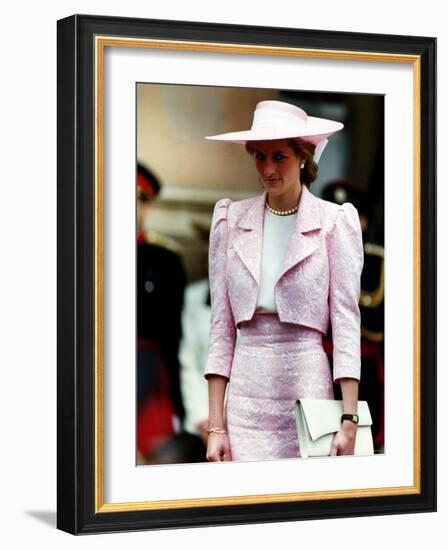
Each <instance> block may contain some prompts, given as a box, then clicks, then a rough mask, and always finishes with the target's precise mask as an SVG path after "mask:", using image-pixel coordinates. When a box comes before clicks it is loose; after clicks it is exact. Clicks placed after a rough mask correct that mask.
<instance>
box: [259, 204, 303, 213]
mask: <svg viewBox="0 0 448 550" xmlns="http://www.w3.org/2000/svg"><path fill="white" fill-rule="evenodd" d="M265 206H266V208H267V209H268V210H269V212H272V214H275V215H276V216H289V215H290V214H295V213H296V212H297V210H298V209H299V205H297V206H295V207H294V208H291V209H290V210H274V209H273V208H272V207H271V206H269V204H268V201H266V203H265Z"/></svg>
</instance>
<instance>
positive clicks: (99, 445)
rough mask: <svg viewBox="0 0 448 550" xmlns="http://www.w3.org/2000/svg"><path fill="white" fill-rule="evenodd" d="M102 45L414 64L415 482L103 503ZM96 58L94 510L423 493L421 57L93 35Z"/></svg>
mask: <svg viewBox="0 0 448 550" xmlns="http://www.w3.org/2000/svg"><path fill="white" fill-rule="evenodd" d="M106 47H120V48H145V49H164V50H176V51H180V50H184V51H198V52H209V53H234V54H244V55H247V54H251V55H270V56H282V57H284V56H287V57H306V58H315V59H330V60H350V61H368V62H383V63H384V62H386V63H401V64H403V63H405V64H411V65H412V66H413V132H414V134H413V144H414V147H413V152H414V155H413V158H414V164H413V220H414V224H413V240H414V245H413V258H414V260H413V299H414V324H413V336H414V343H413V382H414V392H413V399H414V403H413V411H414V418H413V441H414V447H413V458H414V469H413V474H414V476H413V477H414V480H413V485H411V486H402V487H379V488H369V489H347V490H333V491H313V492H302V493H276V494H263V495H244V496H228V497H213V498H191V499H179V500H157V501H156V500H155V501H141V502H121V503H106V502H104V285H103V281H104V252H103V251H104V55H105V49H106ZM94 56H95V75H94V82H95V224H94V225H95V247H94V250H95V260H94V261H95V278H94V280H95V321H94V326H95V336H94V342H95V356H94V365H95V391H94V395H95V460H94V469H95V472H94V473H95V503H94V506H95V513H110V512H130V511H143V510H166V509H176V508H194V507H211V506H226V505H242V504H261V503H278V502H294V501H296V502H303V501H315V500H330V499H342V498H361V497H362V498H365V497H380V496H394V495H395V496H398V495H411V494H420V492H421V457H420V446H421V425H420V407H421V403H420V392H421V386H420V369H421V365H420V346H421V342H420V312H421V309H420V284H421V283H420V269H421V264H420V251H421V245H420V239H421V217H420V200H421V198H420V184H421V182H420V179H421V177H420V173H421V161H420V155H421V143H420V129H421V93H420V89H421V59H420V56H418V55H404V54H390V53H382V52H378V53H376V52H357V51H345V50H322V49H311V48H294V47H277V46H256V45H253V44H226V43H213V42H194V41H181V40H158V39H157V40H156V39H142V38H122V37H118V36H96V37H95V42H94Z"/></svg>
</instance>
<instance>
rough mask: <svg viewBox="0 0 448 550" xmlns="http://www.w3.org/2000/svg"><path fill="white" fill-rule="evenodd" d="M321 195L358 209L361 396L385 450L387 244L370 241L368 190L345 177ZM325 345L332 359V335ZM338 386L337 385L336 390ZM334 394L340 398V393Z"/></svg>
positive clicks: (378, 444) (377, 446) (379, 448)
mask: <svg viewBox="0 0 448 550" xmlns="http://www.w3.org/2000/svg"><path fill="white" fill-rule="evenodd" d="M322 198H323V199H325V200H329V201H331V202H334V203H336V204H342V203H344V202H351V203H352V204H353V205H354V206H355V207H356V209H357V210H358V214H359V220H360V224H361V228H362V232H363V242H364V267H363V271H362V275H361V295H360V300H359V307H360V311H361V367H362V370H361V380H360V385H359V399H360V400H364V401H367V402H368V403H369V407H370V411H371V413H372V421H373V425H372V432H373V438H374V445H375V451H376V452H383V451H384V247H383V246H381V245H380V244H378V243H375V242H370V238H371V236H372V235H374V234H375V233H376V232H375V231H373V229H374V228H373V224H374V220H373V216H372V212H371V202H370V201H369V200H368V195H367V191H365V190H364V189H362V188H361V187H359V186H358V185H355V184H354V183H352V182H350V181H348V180H345V179H340V180H335V181H332V182H330V183H328V184H327V185H326V186H325V188H324V189H323V191H322ZM324 346H325V350H326V352H327V354H328V355H329V358H330V361H331V356H332V343H331V338H329V337H327V338H326V339H325V341H324ZM337 390H338V388H335V391H336V392H337ZM335 398H337V399H340V397H339V396H338V397H336V395H335Z"/></svg>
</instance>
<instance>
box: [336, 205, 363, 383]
mask: <svg viewBox="0 0 448 550" xmlns="http://www.w3.org/2000/svg"><path fill="white" fill-rule="evenodd" d="M328 254H329V264H330V291H329V308H330V320H331V330H332V338H333V379H334V381H335V382H338V383H339V379H340V378H344V377H348V378H356V379H357V380H359V379H360V378H361V314H360V310H359V295H360V291H361V271H362V268H363V263H364V248H363V242H362V231H361V225H360V222H359V217H358V212H357V210H356V208H355V207H354V206H353V205H352V204H351V203H349V202H346V203H344V204H343V205H342V206H340V207H339V210H338V212H337V213H336V220H335V223H334V225H333V227H332V229H331V231H330V234H329V247H328Z"/></svg>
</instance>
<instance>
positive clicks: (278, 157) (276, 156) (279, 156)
mask: <svg viewBox="0 0 448 550" xmlns="http://www.w3.org/2000/svg"><path fill="white" fill-rule="evenodd" d="M285 158H286V157H285V156H284V155H275V157H274V159H275V160H283V159H285Z"/></svg>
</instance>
